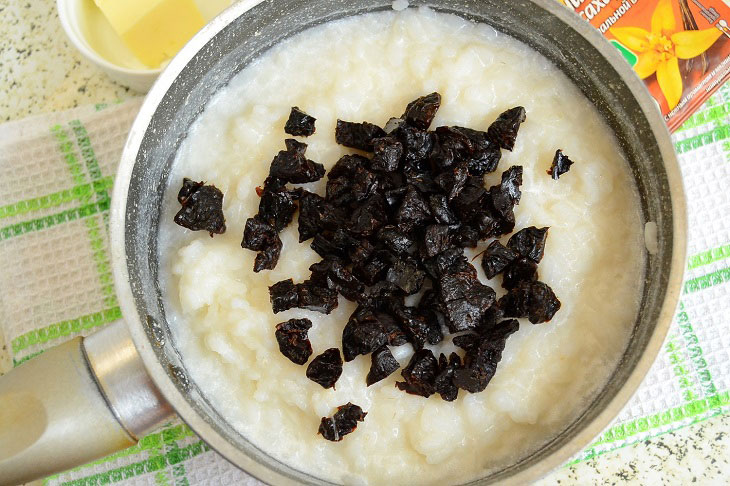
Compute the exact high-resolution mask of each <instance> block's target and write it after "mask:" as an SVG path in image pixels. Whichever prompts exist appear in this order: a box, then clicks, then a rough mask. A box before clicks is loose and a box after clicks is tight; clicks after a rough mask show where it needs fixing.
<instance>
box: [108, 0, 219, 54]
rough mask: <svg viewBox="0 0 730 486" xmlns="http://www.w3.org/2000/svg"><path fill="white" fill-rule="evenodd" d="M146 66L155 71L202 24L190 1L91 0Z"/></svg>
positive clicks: (199, 14) (193, 4)
mask: <svg viewBox="0 0 730 486" xmlns="http://www.w3.org/2000/svg"><path fill="white" fill-rule="evenodd" d="M94 1H95V2H96V5H97V7H99V9H100V10H101V11H102V12H103V13H104V16H105V17H106V18H107V20H108V21H109V23H110V24H111V26H112V28H114V30H115V31H116V33H117V34H119V37H121V38H122V40H123V41H124V43H125V44H126V45H127V47H129V49H130V50H131V51H132V52H133V53H134V55H135V56H136V57H137V58H138V59H139V60H140V61H142V63H144V64H145V65H146V66H149V67H151V68H157V67H159V66H160V64H162V63H163V62H164V61H166V60H168V59H170V58H171V57H173V56H174V55H175V54H176V53H177V51H179V50H180V48H181V47H182V46H183V45H184V44H185V43H186V42H187V41H188V40H189V39H190V38H191V37H192V36H193V35H195V33H196V32H197V31H198V30H200V28H201V27H203V25H204V24H205V21H204V20H203V16H202V15H201V13H200V10H198V7H197V6H196V5H195V3H194V2H193V0H94Z"/></svg>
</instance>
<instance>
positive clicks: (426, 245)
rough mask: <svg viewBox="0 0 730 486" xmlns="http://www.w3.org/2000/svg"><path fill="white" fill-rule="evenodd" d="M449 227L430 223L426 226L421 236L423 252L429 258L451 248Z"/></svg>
mask: <svg viewBox="0 0 730 486" xmlns="http://www.w3.org/2000/svg"><path fill="white" fill-rule="evenodd" d="M452 246H453V245H452V244H451V236H450V229H449V227H448V226H447V225H445V224H432V225H430V226H427V227H426V231H425V233H424V236H423V247H422V249H423V254H424V255H426V257H428V258H431V257H433V256H436V255H438V254H439V253H441V252H444V251H446V250H448V249H449V248H451V247H452Z"/></svg>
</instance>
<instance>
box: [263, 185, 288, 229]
mask: <svg viewBox="0 0 730 486" xmlns="http://www.w3.org/2000/svg"><path fill="white" fill-rule="evenodd" d="M295 197H296V193H293V192H289V191H286V190H282V191H272V190H267V188H266V187H264V190H263V192H262V193H261V200H260V201H259V213H258V217H259V219H260V220H262V221H266V222H267V223H269V224H270V225H271V226H273V227H274V229H275V230H276V231H277V232H279V231H281V230H283V229H284V228H286V226H287V225H288V224H289V223H291V220H292V218H293V217H294V212H296V210H297V206H296V204H295V203H294V199H295Z"/></svg>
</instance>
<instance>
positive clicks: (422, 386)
mask: <svg viewBox="0 0 730 486" xmlns="http://www.w3.org/2000/svg"><path fill="white" fill-rule="evenodd" d="M438 372H439V365H438V361H436V357H434V355H433V353H432V352H431V350H430V349H421V350H419V351H416V352H415V353H414V355H413V357H412V358H411V360H410V361H409V362H408V366H406V367H405V368H404V369H403V371H401V376H402V377H403V379H404V380H405V381H404V382H402V381H397V382H396V383H395V386H397V387H398V389H399V390H402V391H404V392H406V393H410V394H411V395H420V396H422V397H426V398H428V397H430V396H431V395H433V394H434V392H435V389H434V382H435V381H436V375H437V374H438Z"/></svg>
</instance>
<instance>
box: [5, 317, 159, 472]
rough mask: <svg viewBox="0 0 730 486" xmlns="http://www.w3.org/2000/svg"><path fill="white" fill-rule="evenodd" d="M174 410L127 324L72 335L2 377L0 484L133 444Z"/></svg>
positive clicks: (84, 460) (78, 462)
mask: <svg viewBox="0 0 730 486" xmlns="http://www.w3.org/2000/svg"><path fill="white" fill-rule="evenodd" d="M172 413H173V411H172V409H171V408H170V406H169V404H168V403H167V402H166V401H165V400H164V398H163V397H162V395H160V393H159V391H158V390H157V388H156V387H155V386H154V384H153V383H152V381H151V379H150V377H149V375H148V374H147V372H146V370H145V368H144V366H143V365H142V361H141V359H140V357H139V354H138V353H137V350H136V348H135V347H134V344H133V343H132V340H131V338H130V336H129V332H128V331H127V328H126V325H125V324H124V322H122V321H117V322H114V323H112V324H110V325H109V326H107V327H106V328H104V329H102V330H101V331H99V332H97V333H95V334H92V335H91V336H88V337H87V338H84V339H82V338H76V339H72V340H71V341H69V342H66V343H64V344H62V345H60V346H57V347H55V348H52V349H49V350H48V351H45V352H44V353H43V354H41V355H40V356H37V357H35V358H33V359H32V360H30V361H28V362H27V363H24V364H22V365H20V366H19V367H18V368H16V369H14V370H12V371H10V372H9V373H7V374H6V375H5V376H2V377H0V485H2V486H5V485H15V484H19V483H23V482H27V481H31V480H33V479H38V478H42V477H45V476H48V475H50V474H54V473H57V472H60V471H64V470H66V469H69V468H72V467H74V466H79V465H81V464H85V463H87V462H89V461H92V460H94V459H98V458H100V457H103V456H105V455H108V454H111V453H112V452H116V451H119V450H121V449H124V448H126V447H129V446H131V445H134V444H135V443H136V442H137V440H138V439H139V438H140V437H141V436H143V435H144V434H146V433H148V432H150V431H152V430H153V429H155V428H156V427H157V426H159V425H160V424H161V423H162V422H164V421H166V420H169V419H170V416H171V415H172Z"/></svg>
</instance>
